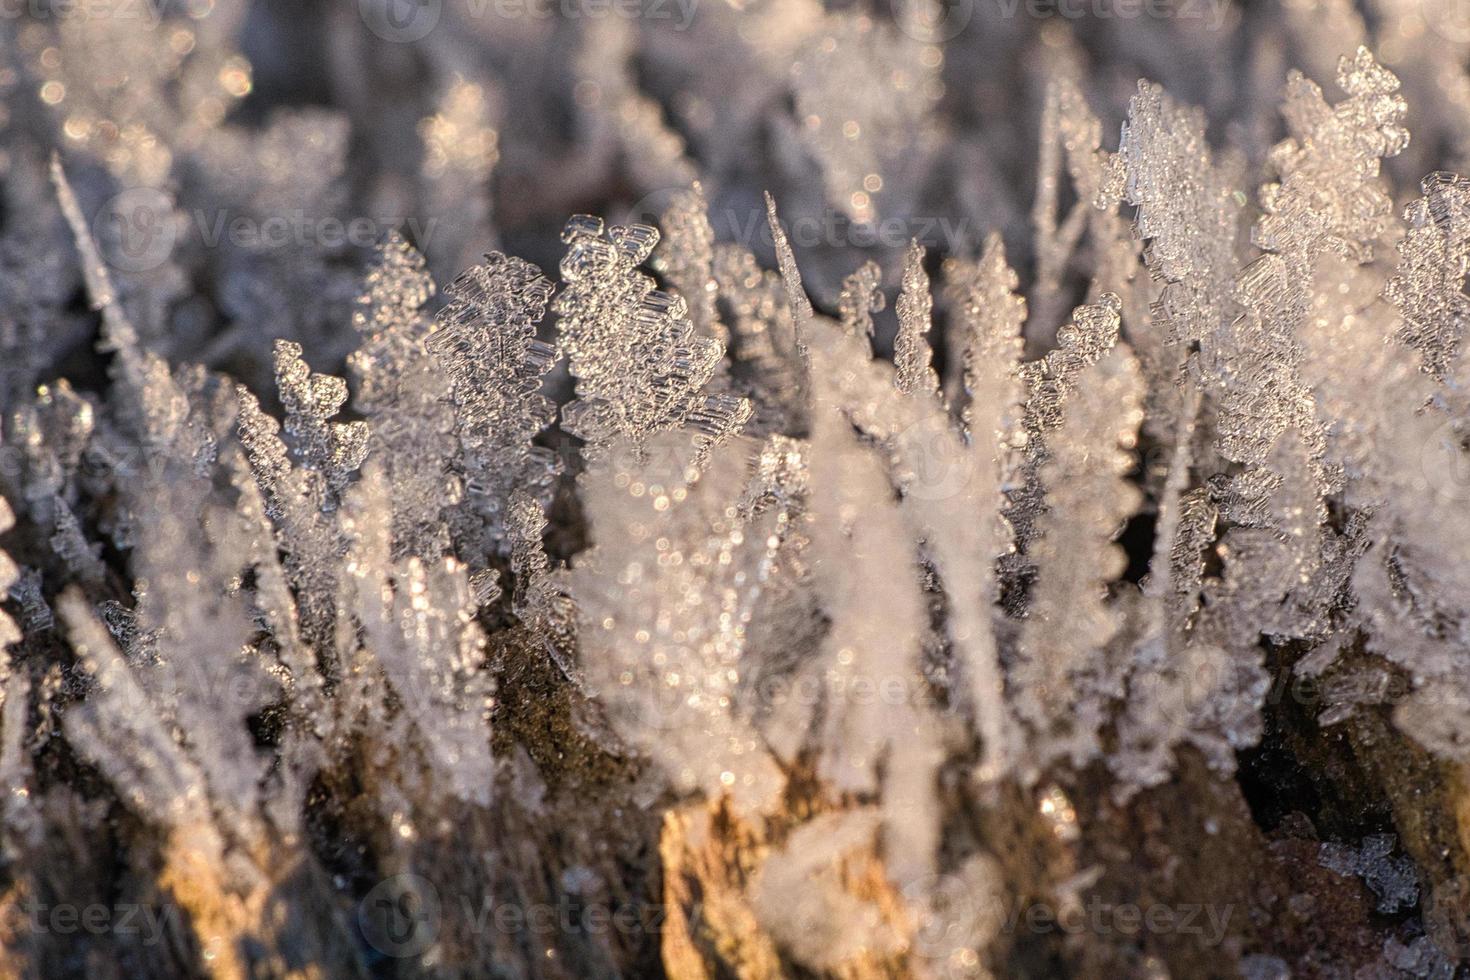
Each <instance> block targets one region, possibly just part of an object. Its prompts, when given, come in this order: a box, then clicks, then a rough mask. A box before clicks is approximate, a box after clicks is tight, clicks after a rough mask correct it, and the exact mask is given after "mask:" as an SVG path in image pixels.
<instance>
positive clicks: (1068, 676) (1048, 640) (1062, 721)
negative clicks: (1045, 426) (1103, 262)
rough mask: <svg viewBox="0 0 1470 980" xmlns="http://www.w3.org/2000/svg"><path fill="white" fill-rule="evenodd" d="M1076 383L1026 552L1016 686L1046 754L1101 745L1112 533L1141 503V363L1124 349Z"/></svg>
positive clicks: (1052, 439) (1054, 440) (1118, 562)
mask: <svg viewBox="0 0 1470 980" xmlns="http://www.w3.org/2000/svg"><path fill="white" fill-rule="evenodd" d="M1074 383H1075V385H1076V390H1075V392H1074V393H1073V395H1072V397H1071V398H1070V399H1069V400H1068V402H1067V404H1066V405H1065V406H1064V407H1062V408H1061V410H1060V411H1061V414H1062V416H1063V418H1062V419H1061V420H1060V423H1059V424H1058V425H1056V426H1055V427H1054V428H1053V429H1052V432H1051V434H1050V435H1049V436H1048V445H1049V448H1048V459H1047V461H1046V462H1045V463H1044V464H1043V465H1042V466H1041V467H1040V469H1039V471H1038V474H1037V475H1038V477H1039V479H1040V481H1041V484H1042V485H1043V486H1044V487H1046V488H1047V490H1046V496H1047V511H1046V514H1045V515H1044V516H1043V517H1042V518H1041V519H1040V520H1039V521H1038V523H1037V525H1036V527H1035V530H1036V532H1037V538H1036V541H1035V542H1034V544H1033V546H1032V548H1031V549H1030V550H1029V551H1028V554H1029V555H1030V556H1031V557H1032V558H1033V559H1034V561H1035V562H1036V564H1037V566H1038V570H1039V571H1038V576H1037V582H1036V586H1035V588H1034V590H1033V596H1032V600H1031V605H1030V608H1029V610H1028V613H1027V623H1026V628H1025V630H1024V632H1023V634H1022V639H1021V647H1020V650H1021V660H1020V662H1019V664H1018V665H1017V670H1016V674H1017V678H1016V681H1017V683H1016V688H1017V690H1018V691H1019V692H1020V699H1019V701H1018V708H1019V710H1020V713H1021V714H1022V716H1023V717H1025V718H1026V719H1027V721H1028V722H1029V723H1030V724H1031V726H1032V727H1033V728H1034V729H1035V730H1036V732H1037V734H1038V736H1039V737H1040V739H1041V752H1042V753H1043V756H1045V755H1046V754H1048V753H1051V752H1057V751H1063V752H1070V753H1071V754H1072V755H1073V757H1074V758H1078V759H1081V758H1085V757H1087V756H1089V755H1091V754H1093V752H1095V748H1094V747H1093V740H1094V739H1096V737H1097V729H1098V727H1099V725H1100V724H1101V722H1102V721H1103V718H1102V717H1101V716H1100V714H1099V712H1100V709H1101V707H1102V702H1103V700H1104V699H1106V698H1107V696H1108V694H1109V678H1108V670H1107V668H1106V666H1105V658H1104V656H1103V652H1104V650H1105V648H1106V647H1107V645H1108V642H1109V640H1110V639H1112V637H1113V635H1114V634H1115V633H1117V632H1118V630H1119V628H1120V626H1121V623H1120V620H1119V617H1118V613H1117V611H1116V610H1115V609H1113V608H1111V607H1110V604H1109V603H1108V602H1107V583H1108V582H1109V581H1110V580H1112V579H1113V578H1116V577H1117V576H1118V575H1119V574H1120V573H1121V572H1122V571H1123V565H1124V556H1123V552H1122V550H1121V549H1120V548H1119V547H1118V546H1117V545H1115V544H1113V543H1112V537H1113V535H1114V533H1115V532H1116V530H1117V528H1118V527H1119V526H1120V525H1121V524H1122V522H1123V521H1124V520H1125V519H1126V518H1127V517H1128V516H1129V515H1130V514H1132V513H1133V511H1134V509H1135V508H1137V506H1138V503H1139V496H1138V491H1137V490H1136V489H1134V488H1133V487H1132V486H1131V485H1130V484H1128V483H1127V482H1126V481H1125V480H1124V479H1123V477H1124V476H1125V475H1126V474H1127V472H1128V471H1129V470H1130V469H1131V468H1132V465H1133V464H1132V460H1131V459H1130V457H1129V455H1128V451H1129V450H1131V449H1132V448H1133V447H1134V445H1135V441H1136V439H1137V431H1138V425H1139V423H1140V422H1141V421H1142V418H1143V413H1142V404H1141V402H1142V385H1141V382H1140V380H1139V376H1138V366H1137V363H1136V362H1135V361H1134V360H1133V358H1132V357H1131V355H1129V354H1128V353H1127V352H1126V351H1124V350H1121V349H1118V350H1115V351H1113V352H1112V353H1110V354H1108V355H1107V356H1106V357H1104V358H1102V359H1100V360H1098V361H1097V362H1096V363H1094V364H1092V365H1090V366H1088V367H1086V368H1085V369H1084V370H1083V371H1082V372H1081V373H1080V374H1079V375H1078V376H1077V378H1076V380H1075V382H1074Z"/></svg>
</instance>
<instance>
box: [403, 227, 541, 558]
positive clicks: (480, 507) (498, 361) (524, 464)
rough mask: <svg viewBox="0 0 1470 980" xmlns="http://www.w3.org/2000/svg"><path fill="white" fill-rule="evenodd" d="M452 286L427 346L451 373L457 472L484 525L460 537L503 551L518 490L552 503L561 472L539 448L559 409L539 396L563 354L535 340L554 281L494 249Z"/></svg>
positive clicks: (469, 510)
mask: <svg viewBox="0 0 1470 980" xmlns="http://www.w3.org/2000/svg"><path fill="white" fill-rule="evenodd" d="M446 292H447V293H448V294H449V296H450V303H449V305H448V306H446V307H445V308H444V309H443V311H442V312H440V314H439V317H438V329H437V330H436V331H435V332H434V333H433V334H432V335H431V336H430V337H429V340H428V345H429V348H430V350H431V351H432V352H433V355H434V358H435V362H436V364H437V366H438V368H439V370H440V371H442V372H443V373H444V375H445V376H446V377H447V378H448V379H449V384H450V393H451V396H452V398H453V400H454V414H455V418H454V425H455V432H456V433H457V435H458V437H459V456H458V460H459V461H458V464H457V470H458V472H459V473H460V474H461V475H462V478H463V480H464V485H465V495H466V501H465V506H466V514H467V516H468V517H469V518H470V520H472V521H473V522H474V523H475V524H476V525H478V527H477V528H475V529H470V528H466V529H465V530H464V532H462V533H469V534H471V535H474V536H483V538H484V543H483V544H481V545H480V548H481V549H486V550H496V549H498V548H499V546H500V542H502V541H503V540H504V535H505V525H506V521H505V511H506V507H507V505H508V503H509V500H510V496H511V493H512V491H513V490H515V489H519V490H521V491H523V492H525V493H528V494H530V495H531V496H532V497H533V498H535V499H536V500H538V501H539V502H540V503H541V504H542V505H543V506H545V505H546V504H548V503H549V502H550V497H551V492H552V490H553V488H554V481H555V478H556V474H557V472H558V471H559V466H558V464H557V461H556V459H555V458H554V457H553V456H552V455H551V453H549V452H548V451H547V450H545V449H543V448H541V447H537V446H533V445H532V444H531V440H532V439H534V438H535V437H536V435H537V434H538V433H540V432H541V430H542V429H544V428H546V426H547V425H549V424H550V423H551V421H552V419H553V418H554V417H555V415H556V408H555V406H554V405H552V403H551V402H550V401H549V400H548V399H547V398H546V397H545V396H544V395H543V394H541V383H542V378H543V376H544V375H545V374H546V372H547V371H549V370H550V369H551V364H552V362H553V361H554V360H555V359H556V351H555V349H554V348H552V347H551V346H549V345H547V344H544V343H542V342H541V341H539V340H537V339H536V324H537V323H538V322H539V321H540V320H541V317H542V316H543V315H544V314H545V312H546V304H547V302H548V301H549V300H550V299H551V292H552V286H551V283H550V282H549V281H548V280H547V279H546V278H545V277H544V276H542V275H541V273H540V272H539V271H538V270H537V269H536V267H535V266H533V265H531V264H529V263H527V262H522V261H521V260H520V259H514V258H507V257H506V256H504V255H501V254H500V253H498V252H492V253H490V254H489V255H486V256H485V261H484V262H483V263H482V264H480V265H477V266H475V267H474V268H472V269H470V270H469V271H467V272H465V273H464V274H463V275H461V276H460V277H459V278H458V279H456V280H455V281H454V283H453V284H452V285H450V286H449V287H448V288H447V290H446ZM473 560H481V559H479V558H476V559H473Z"/></svg>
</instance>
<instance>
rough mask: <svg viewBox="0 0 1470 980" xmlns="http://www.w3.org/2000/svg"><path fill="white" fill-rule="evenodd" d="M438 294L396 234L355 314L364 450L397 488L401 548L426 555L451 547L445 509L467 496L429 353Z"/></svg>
mask: <svg viewBox="0 0 1470 980" xmlns="http://www.w3.org/2000/svg"><path fill="white" fill-rule="evenodd" d="M433 293H434V283H433V280H432V279H430V278H429V275H428V273H427V272H426V271H425V269H424V260H423V257H422V256H421V255H419V253H418V252H417V251H416V250H415V249H414V248H413V247H412V246H411V245H409V244H408V243H407V242H405V241H403V239H402V238H400V237H398V236H396V235H394V236H392V237H390V238H389V239H388V241H386V242H385V243H384V244H383V245H382V247H381V248H380V249H379V255H378V262H377V264H376V265H375V266H374V268H373V269H372V271H371V272H370V273H368V276H367V283H366V288H365V291H364V295H363V297H362V298H361V300H359V309H358V311H357V314H356V316H355V317H354V324H355V326H356V327H357V329H358V331H359V332H360V333H361V334H362V335H363V344H362V346H361V347H360V348H358V350H357V351H356V353H354V354H353V355H352V357H351V358H350V360H349V363H350V365H351V366H352V369H353V371H354V373H355V374H356V375H357V377H358V378H359V379H360V387H359V391H358V398H357V402H358V405H359V406H360V407H361V409H362V411H363V413H364V414H366V415H367V416H368V419H369V422H370V424H371V434H370V437H369V439H368V443H367V448H366V450H364V452H372V453H373V454H374V455H375V456H376V457H377V458H378V459H379V461H380V462H381V464H382V465H383V467H384V470H385V471H386V472H387V474H388V476H389V479H390V480H392V482H393V485H394V487H395V490H396V492H395V493H394V495H393V540H394V547H395V549H396V551H397V552H398V553H400V554H414V555H419V556H420V557H422V558H424V559H425V560H432V559H434V558H437V557H439V556H440V555H441V554H443V553H444V552H445V551H446V550H447V549H448V547H449V540H448V536H447V534H446V533H445V528H444V525H443V522H442V521H441V520H440V512H441V511H442V510H443V509H444V508H445V507H446V506H453V505H454V504H455V503H457V502H458V499H459V495H460V488H459V484H458V481H456V480H455V478H454V477H453V476H452V475H451V474H450V472H449V468H450V465H451V462H452V460H453V459H454V457H455V455H456V449H457V448H458V447H457V446H455V444H454V416H453V411H452V408H451V406H450V404H449V394H450V390H449V386H448V385H447V384H446V383H445V380H444V375H443V373H442V372H441V371H440V369H439V365H438V364H437V363H436V362H435V360H434V358H433V357H432V356H430V354H429V344H430V342H431V339H432V338H431V330H432V321H430V319H429V317H428V316H427V314H425V313H424V312H423V311H422V307H423V306H424V304H425V303H427V302H428V301H429V299H430V297H431V296H432V295H433Z"/></svg>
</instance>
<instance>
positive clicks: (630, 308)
mask: <svg viewBox="0 0 1470 980" xmlns="http://www.w3.org/2000/svg"><path fill="white" fill-rule="evenodd" d="M562 239H563V241H565V242H566V243H567V254H566V257H565V258H563V259H562V263H561V274H562V278H563V280H565V282H566V286H567V288H566V289H565V290H564V291H563V292H562V293H561V295H559V296H558V297H557V298H556V302H555V304H554V306H553V309H554V310H555V311H556V313H557V314H558V316H560V318H561V319H560V322H559V328H560V331H561V338H562V344H563V346H564V347H565V349H566V352H567V355H568V357H569V359H570V362H571V372H572V375H573V376H574V377H575V378H576V379H577V400H576V401H575V402H573V403H572V404H571V405H569V406H567V408H566V409H565V411H564V412H563V423H564V425H565V427H566V428H567V430H568V431H570V432H571V433H572V434H574V435H576V436H578V437H579V438H582V439H584V440H586V441H588V442H590V443H592V444H594V445H597V444H606V443H608V442H610V441H611V440H613V439H615V438H618V437H625V438H631V439H633V440H635V441H636V440H642V439H646V438H647V437H649V436H651V435H653V434H655V433H657V432H662V431H665V430H668V429H672V428H677V427H679V426H681V425H683V424H684V423H685V422H687V421H690V420H691V417H694V416H696V415H698V418H697V419H696V421H697V423H698V427H699V428H700V429H701V430H704V431H707V432H709V433H711V434H715V435H720V436H722V435H724V434H726V433H727V432H728V431H729V430H730V429H732V428H736V427H738V425H739V424H741V422H743V419H742V416H743V415H745V414H748V406H746V404H745V403H744V402H743V401H740V400H733V401H726V400H723V399H720V398H719V396H707V395H706V394H705V392H704V387H705V385H706V384H707V383H708V382H709V380H710V379H711V377H713V375H714V373H715V369H716V367H717V366H718V365H719V363H720V359H721V357H722V356H723V353H724V351H723V348H722V346H721V344H720V342H719V341H717V340H714V339H713V338H709V337H699V336H696V335H695V334H694V331H693V326H692V324H691V323H690V322H689V319H688V305H687V304H686V303H685V302H684V300H682V299H680V298H678V297H676V296H673V295H670V294H669V293H665V292H663V291H662V290H658V289H655V288H654V282H653V279H652V278H650V277H649V276H647V275H645V274H644V273H642V272H640V271H638V266H639V265H641V264H642V263H643V262H644V261H645V260H646V259H647V258H648V257H649V255H650V254H651V253H652V251H653V248H654V246H655V245H657V244H658V239H659V234H658V230H657V229H656V228H653V227H650V226H648V225H626V226H625V225H615V226H613V227H612V228H611V229H608V230H607V231H606V233H604V229H603V225H602V221H601V220H599V219H597V218H591V217H587V216H579V217H575V218H573V219H572V220H571V221H569V222H568V223H567V226H566V229H565V230H564V231H563V233H562Z"/></svg>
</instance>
